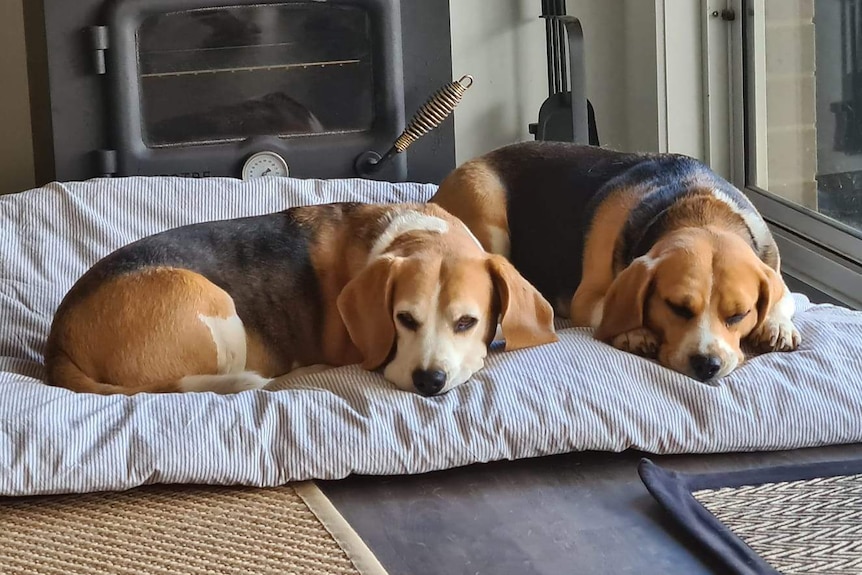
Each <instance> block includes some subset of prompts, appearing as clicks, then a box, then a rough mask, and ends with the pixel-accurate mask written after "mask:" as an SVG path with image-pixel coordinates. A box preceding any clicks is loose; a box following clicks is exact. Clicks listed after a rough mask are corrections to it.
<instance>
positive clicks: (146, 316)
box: [46, 268, 236, 394]
mask: <svg viewBox="0 0 862 575" xmlns="http://www.w3.org/2000/svg"><path fill="white" fill-rule="evenodd" d="M153 302H160V303H161V305H152V303H153ZM235 313H236V310H235V309H234V305H233V300H232V299H231V298H230V296H229V295H228V294H227V293H225V291H224V290H222V289H221V288H219V287H218V286H216V285H214V284H213V283H211V282H210V281H209V280H207V279H206V278H204V277H203V276H201V275H198V274H196V273H194V272H190V271H187V270H182V269H172V268H156V269H149V270H144V271H140V272H134V273H130V274H128V275H124V276H120V277H117V278H114V279H112V280H109V281H107V282H105V283H103V284H101V285H100V286H98V287H97V288H96V289H95V290H94V291H93V292H92V293H90V294H89V295H88V296H87V297H85V298H84V299H83V300H82V301H80V302H78V303H77V304H76V305H73V306H71V307H69V309H68V310H66V311H65V313H61V314H58V316H57V320H56V322H55V325H54V326H53V328H52V331H51V337H50V339H49V342H48V353H47V354H46V364H47V367H48V379H49V381H54V382H63V385H65V386H66V387H69V388H70V389H73V390H75V391H83V392H90V393H129V394H130V393H136V392H138V391H142V390H146V391H175V390H176V389H177V386H176V383H177V382H178V381H179V379H181V378H182V377H183V376H185V375H187V374H190V373H194V374H215V373H217V364H216V359H217V350H216V348H215V344H214V342H213V338H212V334H211V332H210V330H209V329H208V328H207V326H206V324H204V323H203V322H201V320H200V319H199V316H200V315H201V314H203V315H206V316H210V317H219V318H227V317H230V316H231V315H234V314H235ZM130 381H131V382H135V386H134V387H132V388H129V387H123V386H121V385H119V384H121V383H122V382H130Z"/></svg>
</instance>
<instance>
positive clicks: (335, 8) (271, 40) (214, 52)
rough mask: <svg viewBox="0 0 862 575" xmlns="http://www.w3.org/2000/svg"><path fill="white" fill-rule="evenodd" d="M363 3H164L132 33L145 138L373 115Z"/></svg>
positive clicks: (159, 143) (366, 125)
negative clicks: (164, 8) (182, 7)
mask: <svg viewBox="0 0 862 575" xmlns="http://www.w3.org/2000/svg"><path fill="white" fill-rule="evenodd" d="M371 45H372V44H371V31H370V19H369V17H368V13H367V12H366V11H365V10H363V9H361V8H359V7H354V6H339V5H333V4H330V3H319V4H318V3H294V4H269V5H253V6H235V7H227V8H218V9H205V10H190V11H183V12H171V13H163V14H158V15H155V16H151V17H149V18H147V19H145V20H144V21H143V23H142V24H141V26H140V28H139V29H138V33H137V46H138V72H139V74H140V85H141V109H142V116H143V117H142V119H141V121H142V124H143V125H142V128H143V135H144V142H145V143H146V144H147V145H148V146H149V147H163V146H175V145H185V144H201V143H208V142H211V143H218V142H228V141H237V140H242V139H245V138H249V137H253V136H264V135H270V136H280V137H284V138H291V137H309V136H312V137H313V136H314V135H318V134H332V133H345V132H360V131H365V130H368V129H370V128H371V124H372V122H373V120H374V107H373V103H374V102H373V97H374V92H373V90H374V85H373V78H372V53H371Z"/></svg>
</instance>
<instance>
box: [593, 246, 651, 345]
mask: <svg viewBox="0 0 862 575" xmlns="http://www.w3.org/2000/svg"><path fill="white" fill-rule="evenodd" d="M655 268H656V264H655V260H652V259H647V256H642V257H640V258H637V259H636V260H634V261H633V262H632V263H631V264H629V266H628V267H627V268H626V269H624V270H623V271H622V272H620V274H619V275H618V276H617V277H616V278H615V279H614V281H613V283H611V287H610V288H608V293H607V294H606V295H605V301H604V309H603V312H602V321H601V323H600V324H599V326H598V327H597V328H596V332H595V334H594V337H595V338H596V339H598V340H601V341H604V342H610V341H611V340H613V339H614V338H615V337H616V336H618V335H620V334H623V333H626V332H629V331H631V330H633V329H637V328H639V327H641V326H643V322H644V306H645V305H646V298H647V295H648V294H649V287H650V284H651V283H652V280H653V278H654V277H655Z"/></svg>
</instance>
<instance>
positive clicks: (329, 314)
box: [46, 204, 556, 394]
mask: <svg viewBox="0 0 862 575" xmlns="http://www.w3.org/2000/svg"><path fill="white" fill-rule="evenodd" d="M341 210H342V208H341V207H339V206H338V205H333V206H312V207H308V208H301V209H298V210H296V211H295V212H293V215H294V217H295V218H296V219H297V220H298V221H300V222H301V223H302V224H303V225H305V226H308V227H309V228H311V229H313V230H314V232H315V236H314V238H315V239H314V241H313V242H312V245H311V246H310V250H309V255H310V258H311V261H312V265H313V267H314V269H315V270H316V273H317V280H318V285H319V288H320V290H321V295H322V303H323V310H322V313H323V315H322V317H320V318H313V317H311V318H310V319H311V320H312V321H320V322H321V323H322V329H321V337H320V340H319V341H301V342H299V344H298V345H299V346H300V348H299V349H288V350H284V349H271V348H270V347H269V346H267V345H265V344H264V342H263V340H262V339H261V338H260V337H259V336H258V335H257V334H255V333H254V332H253V331H252V330H250V329H248V328H245V327H244V326H243V325H242V324H241V322H240V321H239V319H238V318H237V317H236V309H235V305H234V302H233V300H232V299H231V297H230V295H229V294H228V293H226V292H225V291H224V290H222V289H221V288H219V287H218V286H216V285H214V284H213V283H211V282H210V281H209V280H207V279H206V278H204V277H203V276H201V275H199V274H196V273H194V272H191V271H188V270H183V269H172V268H149V269H143V270H136V271H132V272H130V273H128V274H126V275H123V276H119V277H113V278H111V279H108V280H104V281H102V283H98V284H95V285H94V287H93V288H92V289H90V291H88V292H87V293H85V295H83V296H81V297H76V298H73V299H72V300H70V301H69V302H67V303H64V305H63V306H61V308H60V310H58V313H57V315H56V317H55V321H54V325H53V327H52V333H51V336H50V338H49V345H48V353H47V354H46V362H47V367H48V378H47V379H48V381H49V382H50V383H53V384H55V385H63V386H66V387H69V388H71V389H73V390H76V391H82V392H92V393H124V394H132V393H138V392H142V391H147V392H164V391H179V390H191V391H204V390H212V391H219V392H225V391H231V390H237V389H253V388H256V387H259V385H262V383H265V381H266V379H264V378H273V377H276V376H279V375H283V374H285V373H287V372H289V371H290V370H291V369H294V368H297V367H302V366H308V365H314V364H325V365H330V366H339V365H347V364H352V363H358V362H362V365H363V366H364V367H365V368H367V369H375V368H377V367H380V366H381V365H382V364H384V363H386V362H387V360H388V359H390V358H394V359H393V363H396V366H395V367H392V368H391V370H390V372H389V373H395V371H392V370H395V369H396V368H398V369H401V370H402V372H403V373H400V375H399V377H400V382H396V384H397V385H399V386H400V387H404V388H405V389H406V388H407V387H408V384H409V380H410V374H411V373H412V371H413V370H414V369H417V368H423V369H424V368H429V369H430V368H431V367H434V368H435V369H437V368H439V369H445V370H447V373H449V372H451V373H452V374H453V377H454V379H452V381H451V382H449V383H447V385H449V386H451V385H455V384H457V383H461V382H463V381H465V380H466V378H468V377H469V376H470V375H472V373H473V372H475V371H476V370H477V369H479V368H481V366H482V362H483V359H484V357H485V353H486V348H487V344H488V343H489V342H490V340H491V337H492V335H493V333H494V331H495V330H494V328H495V327H496V324H497V315H498V312H499V310H500V301H501V300H502V301H503V312H504V313H503V330H504V336H506V337H507V338H509V339H510V341H509V343H508V347H509V348H512V349H518V348H521V347H527V346H530V345H540V344H542V343H548V342H551V341H556V335H555V334H554V329H553V321H552V320H553V313H552V311H551V310H550V306H549V304H548V303H547V302H546V301H545V300H544V299H543V298H542V297H541V296H540V295H539V294H538V292H537V291H536V290H535V288H533V287H532V286H531V285H530V284H529V283H528V282H526V280H524V279H523V278H522V277H521V276H520V275H518V274H517V273H516V272H515V271H514V269H513V268H512V267H511V265H509V264H508V263H507V262H505V261H504V262H502V263H501V262H496V263H491V264H489V263H488V262H489V261H491V260H490V259H489V258H490V256H489V254H487V253H486V252H485V251H484V250H482V248H481V247H480V246H479V245H478V244H477V243H476V241H475V239H474V238H473V236H472V235H471V234H470V232H469V230H468V229H467V228H466V227H465V226H464V225H462V224H461V222H460V221H459V220H458V219H456V218H454V217H453V216H452V215H451V214H449V213H448V212H446V211H445V210H443V209H442V208H440V207H439V206H435V205H430V204H401V205H365V206H360V207H358V208H355V209H353V210H352V211H350V212H349V213H347V212H341ZM404 214H407V219H405V220H403V221H404V222H406V224H404V225H406V226H407V227H408V228H409V226H410V224H411V222H414V221H415V222H416V223H417V225H418V226H419V227H417V228H416V229H406V230H405V231H403V232H399V233H398V234H397V235H395V236H393V237H392V238H391V241H390V240H389V238H388V236H383V233H384V231H385V230H389V229H390V227H389V226H390V225H392V222H395V221H396V219H397V218H398V217H399V215H404ZM410 214H413V215H410ZM417 214H419V215H417ZM414 216H415V217H414ZM426 216H427V217H426ZM411 218H412V219H411ZM423 218H424V220H423ZM441 220H442V221H441ZM423 221H424V222H431V223H434V222H436V223H437V228H439V229H430V228H429V229H427V230H426V229H423V228H422V227H421V225H422V223H423ZM442 222H445V224H443V223H442ZM395 227H396V228H397V226H395ZM399 229H400V228H399ZM443 229H445V230H446V231H445V233H441V231H440V230H443ZM381 237H385V238H386V239H385V242H386V243H385V245H381V244H380V242H379V238H381ZM372 246H377V248H376V249H381V250H382V253H381V254H379V255H374V254H372ZM269 287H270V288H271V289H279V286H269ZM432 295H433V296H434V297H435V298H436V300H435V301H436V302H437V306H436V308H435V309H431V308H429V309H427V313H428V316H427V319H428V321H429V322H431V321H432V320H433V321H434V322H436V324H437V325H438V332H437V333H436V336H437V339H436V340H435V339H434V338H432V339H431V340H428V341H430V344H428V345H426V346H425V348H421V349H420V348H419V347H415V346H414V347H415V349H418V350H420V351H422V350H423V349H424V350H425V352H427V353H429V354H431V355H433V357H431V355H429V357H427V358H424V357H419V356H416V355H415V354H414V356H411V357H408V358H407V359H406V360H405V359H404V357H403V356H405V354H406V353H407V351H405V350H406V349H407V347H408V346H407V345H406V344H405V345H396V337H400V335H404V334H403V333H401V332H398V333H400V335H398V334H397V333H396V332H397V331H398V330H397V329H396V318H395V315H396V313H397V311H396V306H397V305H401V304H403V303H404V302H406V301H410V302H414V303H415V302H425V303H427V302H430V301H431V296H432ZM417 313H419V312H418V311H417ZM465 313H470V314H473V315H474V316H475V317H476V318H477V319H478V320H479V325H478V326H477V327H476V328H475V329H473V330H470V331H469V333H455V330H454V327H455V325H456V324H457V322H458V321H459V318H461V317H462V316H463V315H464V314H465ZM221 320H223V321H221ZM301 327H302V326H297V328H298V329H300V328H301ZM213 330H215V331H213ZM219 330H222V331H219ZM303 332H304V333H311V332H313V330H311V329H308V326H305V328H304V331H303ZM399 341H400V340H399ZM441 342H442V343H441ZM426 343H427V342H426ZM233 344H236V346H234V348H230V345H233ZM220 345H221V346H222V348H220V347H219V346H220ZM225 346H227V347H225ZM228 348H230V349H228ZM426 348H427V349H426ZM440 349H443V352H441V351H440ZM428 350H430V351H428ZM435 350H436V351H435ZM408 351H409V350H408ZM425 352H423V353H425ZM431 352H433V353H431ZM220 354H221V355H220ZM434 354H436V355H434ZM420 355H421V354H420ZM241 360H242V361H243V363H244V365H237V362H239V361H241ZM438 360H439V363H441V365H440V366H437V365H434V366H431V365H430V364H431V363H433V362H435V361H438ZM423 362H424V363H423ZM219 364H222V365H221V366H220V365H219ZM414 364H415V365H414ZM425 364H428V365H427V366H426V365H425ZM226 366H228V367H226ZM387 369H390V367H389V366H387ZM226 370H227V371H226ZM247 372H253V373H250V375H249V376H248V377H247V376H246V375H245V374H246V373H247ZM257 374H259V375H257ZM206 375H218V376H219V377H221V376H224V377H223V378H222V379H221V381H220V382H218V383H213V385H212V386H209V383H208V380H207V379H206V378H203V379H201V377H200V376H206ZM259 376H263V377H262V378H261V377H259ZM184 379H185V380H187V381H186V382H185V383H183V381H184ZM405 382H407V383H405ZM447 389H448V387H447Z"/></svg>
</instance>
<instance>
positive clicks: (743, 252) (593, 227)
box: [431, 142, 800, 381]
mask: <svg viewBox="0 0 862 575" xmlns="http://www.w3.org/2000/svg"><path fill="white" fill-rule="evenodd" d="M431 202H433V203H436V204H438V205H440V206H442V207H443V208H445V209H446V210H448V211H449V212H451V213H452V214H454V215H455V216H457V217H459V218H460V219H461V220H462V221H463V222H464V223H465V224H466V225H467V226H468V227H469V228H470V229H471V230H472V231H473V233H474V234H475V235H476V237H477V238H478V239H479V241H480V242H481V243H482V245H483V246H484V247H485V248H486V249H487V250H488V251H490V252H493V253H497V254H501V255H504V256H506V257H507V258H509V259H510V260H511V262H512V263H513V264H514V265H515V267H516V268H517V269H518V270H519V271H520V272H521V273H522V274H523V275H524V277H525V278H526V279H527V280H528V281H530V282H531V283H532V284H533V285H535V286H536V288H537V289H539V291H540V292H541V293H542V294H543V295H544V296H545V297H546V298H548V299H549V300H551V301H554V302H556V307H557V312H558V313H559V314H560V315H568V316H569V317H570V319H571V320H572V322H573V323H574V325H576V326H583V327H592V328H594V330H595V332H594V334H595V337H596V338H598V339H600V340H602V341H605V342H607V343H610V344H612V345H613V346H615V347H617V348H619V349H622V350H626V351H630V352H633V353H636V354H639V355H643V356H646V357H656V358H657V359H658V361H659V362H660V363H661V364H662V365H665V366H667V367H670V368H672V369H675V370H676V371H679V372H681V373H684V374H686V375H688V376H690V377H693V378H695V379H698V380H700V381H710V380H713V379H716V378H720V377H722V376H724V375H726V374H728V373H729V372H730V371H732V370H733V369H734V368H735V367H737V366H738V365H739V364H740V363H741V362H742V361H743V360H744V354H743V352H742V349H741V347H742V345H741V344H742V343H748V344H751V345H753V346H754V347H756V348H758V349H760V350H762V351H788V350H793V349H796V347H797V346H798V345H799V343H800V336H799V332H798V331H797V330H796V328H795V327H794V325H793V322H792V317H793V314H794V311H795V309H794V302H793V299H792V296H791V294H790V291H789V290H788V289H787V286H786V285H785V283H784V280H783V279H782V277H781V274H780V263H779V254H778V249H777V247H776V245H775V241H774V239H773V237H772V234H771V233H770V231H769V229H768V228H767V226H766V223H765V222H764V221H763V218H762V217H761V216H760V214H758V212H757V210H756V209H755V208H754V206H753V205H752V204H751V202H750V201H749V200H748V199H747V198H746V197H745V196H744V195H743V194H742V193H741V192H740V191H739V190H737V189H736V188H735V187H733V186H732V185H731V184H730V183H728V182H727V181H725V180H724V179H722V178H720V177H719V176H718V175H716V174H715V173H713V172H712V171H711V170H710V169H709V168H708V167H707V166H705V165H704V164H702V163H701V162H699V161H697V160H695V159H693V158H690V157H687V156H682V155H676V154H634V153H621V152H615V151H612V150H608V149H603V148H599V147H594V146H582V145H576V144H571V143H563V142H524V143H520V144H514V145H510V146H505V147H503V148H499V149H497V150H494V151H492V152H490V153H488V154H486V155H484V156H481V157H479V158H476V159H473V160H471V161H468V162H466V163H465V164H463V165H462V166H460V167H458V168H457V169H456V170H455V171H454V172H452V173H451V174H450V175H449V176H448V177H447V178H446V179H445V180H444V181H443V182H442V183H441V185H440V188H439V190H438V191H437V193H436V195H435V196H434V197H433V198H432V199H431ZM566 312H568V313H566Z"/></svg>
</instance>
